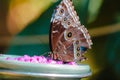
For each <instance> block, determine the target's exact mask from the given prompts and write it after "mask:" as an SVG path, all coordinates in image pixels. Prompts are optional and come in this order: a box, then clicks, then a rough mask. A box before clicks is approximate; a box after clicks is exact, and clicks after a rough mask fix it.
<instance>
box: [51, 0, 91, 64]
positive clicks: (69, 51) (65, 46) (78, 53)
mask: <svg viewBox="0 0 120 80" xmlns="http://www.w3.org/2000/svg"><path fill="white" fill-rule="evenodd" d="M50 42H51V50H52V54H51V57H52V58H53V59H57V60H62V61H64V62H70V61H76V60H77V61H82V60H84V59H85V57H84V56H83V53H85V52H86V50H87V49H88V48H91V45H92V42H91V39H90V36H89V34H88V31H87V29H86V28H85V27H84V26H83V25H81V24H80V21H79V17H78V16H77V13H76V11H75V10H74V6H73V5H72V1H71V0H62V1H61V3H60V4H59V5H58V6H57V7H56V9H55V10H54V13H53V16H52V19H51V30H50Z"/></svg>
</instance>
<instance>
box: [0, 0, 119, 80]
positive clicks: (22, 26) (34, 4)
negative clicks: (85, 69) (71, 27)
mask: <svg viewBox="0 0 120 80" xmlns="http://www.w3.org/2000/svg"><path fill="white" fill-rule="evenodd" d="M59 2H60V0H0V53H2V54H17V55H24V54H28V55H31V56H32V55H42V54H43V53H45V52H49V51H50V48H49V28H50V19H51V15H52V13H53V10H54V8H55V6H56V5H58V4H59ZM119 4H120V1H119V0H73V5H74V6H75V9H76V11H77V13H78V16H79V17H80V21H81V23H82V24H84V25H85V26H86V27H87V29H88V31H89V33H90V35H91V37H92V41H93V46H92V49H91V50H89V51H88V52H87V54H86V56H87V57H88V60H87V61H85V63H87V64H89V65H90V67H91V70H92V73H93V75H92V76H90V77H88V78H84V79H83V80H120V76H119V75H120V49H119V48H120V6H119Z"/></svg>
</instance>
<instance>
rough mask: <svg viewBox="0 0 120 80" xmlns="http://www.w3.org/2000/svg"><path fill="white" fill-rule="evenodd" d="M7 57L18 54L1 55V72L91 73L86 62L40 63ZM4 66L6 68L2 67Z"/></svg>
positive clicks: (63, 74)
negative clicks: (75, 63)
mask: <svg viewBox="0 0 120 80" xmlns="http://www.w3.org/2000/svg"><path fill="white" fill-rule="evenodd" d="M7 57H18V56H16V55H0V68H1V69H0V70H1V71H0V74H1V73H4V72H7V71H8V72H11V73H12V72H13V73H14V74H23V75H29V76H56V77H57V76H58V77H62V76H64V77H79V78H81V77H87V76H89V75H91V71H90V67H89V66H88V65H85V64H80V65H67V64H64V65H63V64H42V63H41V64H40V63H30V62H20V61H14V60H6V58H7ZM2 68H4V70H3V69H2Z"/></svg>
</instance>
